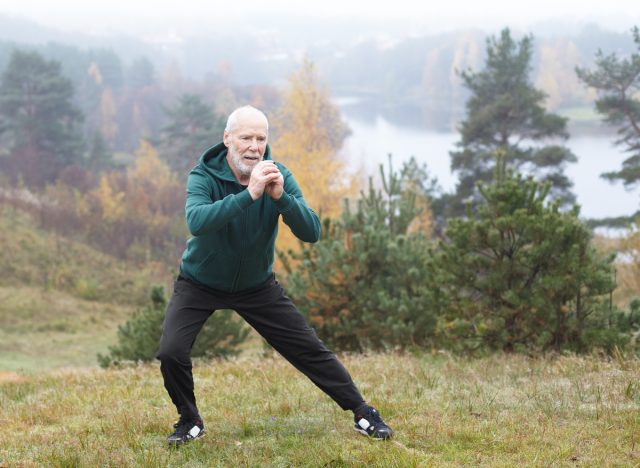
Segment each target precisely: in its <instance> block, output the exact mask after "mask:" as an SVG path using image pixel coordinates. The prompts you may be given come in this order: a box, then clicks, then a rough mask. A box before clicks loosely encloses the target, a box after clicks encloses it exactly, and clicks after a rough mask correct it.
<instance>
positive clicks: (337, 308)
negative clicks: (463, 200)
mask: <svg viewBox="0 0 640 468" xmlns="http://www.w3.org/2000/svg"><path fill="white" fill-rule="evenodd" d="M416 169H419V170H418V171H416ZM424 174H425V172H424V168H420V167H419V166H417V165H416V164H415V161H412V162H410V163H409V164H408V165H405V166H404V169H403V170H402V171H401V172H400V173H398V172H396V171H394V170H393V168H392V167H391V165H390V169H389V172H388V173H385V171H384V170H383V168H382V166H381V176H382V184H383V188H382V190H377V189H375V188H374V185H373V181H372V180H370V182H369V190H368V192H366V193H364V192H363V193H361V196H360V199H359V200H358V201H357V205H356V207H355V209H353V208H352V207H351V205H350V203H348V202H347V201H345V208H344V210H343V212H342V214H341V216H340V217H339V218H337V219H335V220H334V221H331V220H330V219H328V218H325V220H324V227H323V237H322V238H321V240H320V241H319V242H318V243H317V244H314V245H307V244H301V250H300V252H296V251H293V250H289V252H288V255H284V254H281V257H282V258H283V263H284V264H285V266H286V267H287V270H288V273H289V274H288V276H287V277H286V280H285V281H286V283H287V291H288V293H289V294H290V295H291V296H292V298H293V300H294V301H295V302H296V304H297V305H298V307H299V308H300V310H301V311H302V312H303V313H304V314H306V315H307V316H308V317H309V319H310V321H311V323H312V324H313V325H314V326H315V327H316V329H317V330H318V334H319V336H320V337H321V338H322V339H323V340H325V341H326V342H327V343H329V344H330V345H331V346H332V347H333V348H334V349H336V350H349V351H363V350H367V349H372V350H384V349H393V348H400V349H405V348H409V347H412V346H418V347H420V346H427V345H428V344H429V343H430V339H431V338H432V334H433V330H434V326H435V317H434V315H433V314H432V308H431V307H430V306H429V304H428V303H427V302H426V301H427V299H428V297H429V296H428V294H427V290H428V288H429V287H430V278H429V276H428V273H427V271H426V269H425V268H424V266H425V264H426V262H427V260H428V258H427V257H428V253H429V252H428V247H429V243H430V241H429V225H430V211H429V208H428V199H427V197H426V194H425V192H424V191H423V190H421V184H420V182H422V181H423V180H426V176H424ZM423 176H424V177H423ZM291 259H293V260H294V261H295V262H296V265H297V267H296V268H295V270H294V269H293V268H291V267H290V263H289V262H288V260H291Z"/></svg>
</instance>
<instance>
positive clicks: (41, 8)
mask: <svg viewBox="0 0 640 468" xmlns="http://www.w3.org/2000/svg"><path fill="white" fill-rule="evenodd" d="M0 13H5V14H7V13H8V14H11V15H18V16H23V17H27V18H31V19H35V20H37V21H38V22H39V23H41V24H44V25H48V26H53V27H56V28H59V29H66V30H69V29H71V30H78V31H84V32H95V33H104V32H128V33H141V34H151V33H164V32H176V33H178V34H188V33H189V32H190V31H194V30H198V29H199V28H208V29H215V28H218V27H220V28H222V27H224V29H228V28H229V27H231V28H233V27H237V28H238V29H239V30H241V29H242V25H243V24H244V25H245V26H246V25H247V24H255V21H256V18H261V17H265V15H269V16H271V15H277V16H278V17H285V16H286V17H291V21H297V22H304V21H308V18H310V17H313V18H360V19H375V20H381V21H384V20H403V21H407V23H408V24H409V23H411V24H417V23H419V24H421V25H422V26H423V27H426V28H428V29H427V32H442V31H443V30H452V29H459V28H467V27H474V28H480V29H486V30H493V29H496V28H500V27H503V26H505V25H508V26H510V27H512V28H525V29H531V28H533V27H535V26H536V25H538V24H540V23H545V22H549V21H553V22H554V23H558V22H559V23H563V22H567V23H576V24H585V23H590V22H596V23H598V24H599V25H600V26H602V27H604V28H607V29H613V30H617V31H620V32H622V31H628V30H629V29H630V28H631V27H632V26H633V25H638V24H640V0H609V1H605V0H600V1H594V0H582V1H581V0H536V1H514V0H511V1H500V0H483V1H477V0H476V1H470V0H468V1H462V0H445V1H438V2H427V1H424V0H422V1H421V0H393V1H375V0H321V1H317V0H307V1H305V0H226V1H220V0H218V1H216V0H182V1H175V0H174V1H167V0H127V1H122V0H107V1H105V0H82V1H73V0H53V1H52V0H0Z"/></svg>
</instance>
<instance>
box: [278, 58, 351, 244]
mask: <svg viewBox="0 0 640 468" xmlns="http://www.w3.org/2000/svg"><path fill="white" fill-rule="evenodd" d="M270 123H271V129H270V133H271V148H272V150H273V155H274V159H275V160H276V161H279V162H282V163H283V164H284V165H285V166H287V168H289V169H290V170H291V171H292V172H293V175H294V177H295V178H296V181H297V182H298V184H299V185H300V187H301V188H302V192H303V194H304V197H305V200H306V201H307V204H308V205H309V206H310V207H311V208H312V209H313V210H315V211H316V212H319V213H320V214H321V215H322V216H335V215H337V214H339V212H340V210H341V207H342V200H343V199H344V198H345V197H348V196H350V195H351V194H352V192H353V190H352V187H353V181H352V178H351V177H350V175H349V173H348V172H347V170H346V165H345V162H344V161H343V160H342V159H341V157H340V149H341V147H342V144H343V142H344V140H345V138H346V137H347V135H348V132H349V130H348V128H347V126H346V124H345V123H344V122H343V121H342V120H341V117H340V112H339V110H338V109H337V108H336V106H335V105H334V104H333V103H332V102H331V97H330V95H329V91H328V90H327V89H326V87H325V86H323V85H322V83H321V82H320V80H319V78H318V76H317V73H316V70H315V66H314V65H313V63H312V62H311V61H309V60H305V61H304V62H303V64H302V67H301V68H300V69H299V70H298V71H296V72H295V73H293V74H292V75H291V77H290V78H289V86H288V88H287V90H286V91H285V93H284V96H283V100H282V104H281V106H280V107H279V108H278V110H277V111H276V113H275V115H274V116H270ZM296 245H297V242H296V241H295V238H294V237H293V235H292V234H291V233H290V232H289V229H288V228H286V227H284V228H282V226H281V234H280V236H279V239H278V244H277V247H278V249H279V250H286V249H289V248H295V246H296Z"/></svg>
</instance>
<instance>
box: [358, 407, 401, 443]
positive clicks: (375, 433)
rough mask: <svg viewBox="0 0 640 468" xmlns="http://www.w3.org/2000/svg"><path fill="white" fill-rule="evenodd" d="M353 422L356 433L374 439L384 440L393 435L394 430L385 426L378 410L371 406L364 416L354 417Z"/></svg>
mask: <svg viewBox="0 0 640 468" xmlns="http://www.w3.org/2000/svg"><path fill="white" fill-rule="evenodd" d="M353 420H354V421H355V425H354V426H353V429H354V430H355V431H357V432H359V433H360V434H364V435H366V436H368V437H371V438H373V439H376V440H384V439H388V438H390V437H391V436H392V435H393V430H392V429H391V428H390V427H389V426H387V425H386V424H385V422H384V421H383V420H382V418H381V417H380V413H378V410H376V409H375V408H373V407H371V406H367V408H366V409H365V411H364V412H363V413H362V414H360V415H356V416H354V418H353Z"/></svg>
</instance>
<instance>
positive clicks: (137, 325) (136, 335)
mask: <svg viewBox="0 0 640 468" xmlns="http://www.w3.org/2000/svg"><path fill="white" fill-rule="evenodd" d="M166 305H167V303H166V299H165V297H164V290H163V288H162V287H161V286H155V287H153V288H152V289H151V301H150V304H149V305H148V306H147V307H145V308H144V309H142V310H141V311H138V312H137V313H136V314H134V316H133V317H131V319H129V320H128V321H127V322H126V323H125V324H124V325H121V326H119V327H118V344H117V345H115V346H110V347H109V353H108V354H107V355H102V354H98V362H99V364H100V365H101V366H102V367H107V366H109V365H110V364H117V363H119V362H122V361H151V360H153V359H154V358H155V355H156V352H157V351H158V346H159V344H160V336H161V335H162V322H163V320H164V312H165V309H166ZM248 333H249V329H248V328H247V327H246V326H245V325H244V324H243V323H242V322H240V321H238V320H234V319H233V316H232V312H231V311H230V310H221V311H217V312H215V313H214V314H213V315H212V316H211V317H209V319H208V320H207V322H206V323H205V325H204V327H203V328H202V330H201V331H200V333H199V334H198V337H197V338H196V341H195V343H194V346H193V350H192V352H191V355H192V356H193V357H198V356H207V357H213V356H229V355H233V354H235V353H236V352H237V346H238V345H239V344H241V343H242V342H243V341H244V340H245V339H246V338H247V335H248Z"/></svg>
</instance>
